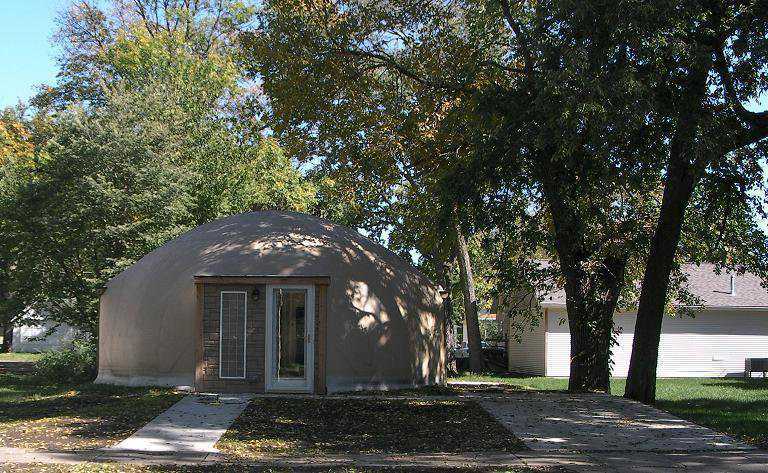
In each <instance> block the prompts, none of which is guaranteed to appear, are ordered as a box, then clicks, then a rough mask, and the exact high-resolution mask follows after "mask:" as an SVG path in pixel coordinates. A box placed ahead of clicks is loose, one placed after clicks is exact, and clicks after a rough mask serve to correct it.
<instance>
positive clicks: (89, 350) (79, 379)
mask: <svg viewBox="0 0 768 473" xmlns="http://www.w3.org/2000/svg"><path fill="white" fill-rule="evenodd" d="M96 371H97V357H96V345H95V344H94V343H92V342H83V341H76V342H75V343H74V345H73V346H72V348H69V349H64V350H57V351H51V352H47V353H45V354H44V355H43V356H42V358H40V359H39V360H38V361H37V362H36V363H35V376H37V377H38V378H40V379H44V380H46V381H48V382H51V383H61V384H64V383H84V382H87V381H93V379H94V378H95V377H96Z"/></svg>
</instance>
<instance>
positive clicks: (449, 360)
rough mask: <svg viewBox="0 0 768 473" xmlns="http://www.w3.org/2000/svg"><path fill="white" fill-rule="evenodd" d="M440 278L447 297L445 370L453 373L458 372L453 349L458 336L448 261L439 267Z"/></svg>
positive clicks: (444, 325) (444, 301) (444, 309)
mask: <svg viewBox="0 0 768 473" xmlns="http://www.w3.org/2000/svg"><path fill="white" fill-rule="evenodd" d="M438 271H439V272H440V279H442V280H443V290H444V291H445V293H446V294H445V298H444V299H443V322H444V324H443V331H444V333H443V341H444V345H445V356H446V359H445V371H446V372H447V374H449V375H452V374H455V373H456V372H457V369H456V359H455V358H454V353H453V350H454V348H455V347H456V337H455V336H454V335H455V334H454V333H453V318H452V317H453V299H452V298H451V270H450V265H449V264H448V263H443V264H440V265H439V267H438Z"/></svg>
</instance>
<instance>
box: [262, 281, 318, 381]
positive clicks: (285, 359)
mask: <svg viewBox="0 0 768 473" xmlns="http://www.w3.org/2000/svg"><path fill="white" fill-rule="evenodd" d="M266 303H267V327H266V328H267V330H266V332H267V333H266V335H267V336H266V357H265V358H266V360H265V361H266V372H267V373H266V386H265V388H266V390H267V391H278V392H303V393H307V392H312V391H313V389H314V374H315V350H314V346H315V345H314V337H315V288H314V286H299V285H270V286H267V301H266Z"/></svg>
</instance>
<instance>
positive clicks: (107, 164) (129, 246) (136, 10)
mask: <svg viewBox="0 0 768 473" xmlns="http://www.w3.org/2000/svg"><path fill="white" fill-rule="evenodd" d="M110 6H111V7H115V9H110V8H107V7H108V6H106V5H102V4H100V3H98V2H90V1H83V2H77V3H75V4H73V5H72V6H71V8H70V9H69V10H67V11H66V12H65V13H64V14H63V15H62V18H61V22H60V24H61V30H60V32H59V34H58V35H57V37H56V39H57V41H58V42H59V44H60V45H61V46H62V48H61V51H62V54H61V57H60V58H59V59H60V64H61V68H62V69H61V74H60V75H59V80H58V83H57V84H56V85H55V86H54V87H48V88H44V89H43V90H42V92H41V93H40V94H39V95H38V96H37V97H35V99H34V100H33V104H34V106H35V107H34V108H32V109H31V110H29V112H28V115H31V117H29V118H26V119H25V120H22V121H19V120H17V122H19V123H21V125H23V126H17V125H16V122H13V126H3V127H2V129H1V130H5V131H3V132H2V133H0V135H1V136H3V140H4V141H3V146H4V147H3V149H4V150H7V152H5V154H8V155H13V159H6V158H3V162H4V163H5V164H3V167H2V171H3V174H2V180H0V221H2V222H3V229H4V232H3V233H2V234H1V235H0V292H2V293H3V294H6V295H9V294H12V295H13V297H11V298H8V297H6V299H5V300H1V301H0V304H3V305H6V306H8V310H7V311H6V312H7V313H11V312H13V311H15V312H14V313H16V314H19V313H20V311H21V310H22V309H24V308H32V309H36V310H38V313H39V312H41V311H45V313H47V314H49V317H50V318H51V319H53V320H55V321H57V322H64V323H67V324H70V325H72V326H75V327H78V328H80V329H82V330H86V331H88V332H90V333H91V334H93V335H95V334H96V332H97V323H98V300H99V296H100V293H101V291H102V288H103V287H104V285H105V283H106V282H107V281H108V280H109V279H110V278H112V277H114V276H115V275H117V274H118V273H120V272H121V271H122V270H124V269H125V268H126V267H128V266H130V265H131V264H133V263H134V262H135V261H136V260H138V259H139V258H141V257H142V256H143V255H145V254H146V253H148V252H150V251H152V250H153V249H155V248H157V247H158V246H160V245H162V244H164V243H165V242H167V241H168V240H170V239H172V238H174V237H176V236H177V235H179V234H180V233H182V232H184V231H185V230H187V229H189V228H191V227H193V226H195V225H199V224H202V223H205V222H208V221H211V220H213V219H216V218H219V217H222V216H227V215H231V214H234V213H240V212H245V211H250V210H258V209H287V210H297V211H312V210H313V209H314V206H315V203H316V193H317V191H316V187H315V185H314V184H313V183H312V182H310V181H309V180H307V179H306V178H304V177H303V176H302V173H301V172H300V171H299V170H298V169H297V167H296V166H295V165H294V162H293V161H292V160H291V159H290V158H289V157H288V156H287V155H286V154H285V153H284V152H283V151H282V149H281V148H280V147H279V146H278V145H277V143H276V142H275V141H274V140H272V139H269V138H265V137H263V136H262V128H263V124H262V123H261V122H260V121H259V120H258V118H256V117H254V116H253V114H252V111H253V110H254V108H253V107H254V103H255V102H258V100H259V97H258V91H257V89H254V88H253V87H251V86H250V84H248V83H247V81H245V80H243V77H242V71H241V69H240V66H239V65H238V55H239V50H238V45H237V43H236V41H235V36H236V30H237V29H238V28H239V27H241V26H243V25H244V24H245V23H246V22H247V21H248V19H249V16H250V13H251V12H252V7H251V6H249V5H248V4H247V2H240V1H223V2H220V1H217V2H208V1H201V2H194V3H192V4H190V3H188V2H177V1H170V2H162V3H159V2H148V1H143V0H142V1H138V2H122V1H119V0H116V1H115V2H112V5H110ZM3 123H5V122H3ZM9 123H11V122H9ZM6 136H8V137H15V140H16V141H14V143H12V144H8V143H6V142H8V141H9V139H10V138H8V139H6V138H5V137H6ZM22 151H23V153H22ZM22 155H29V157H27V158H25V159H21V157H22ZM29 163H32V164H33V166H29ZM9 268H13V270H12V271H10V270H9ZM3 276H5V277H4V278H3ZM3 284H4V286H3ZM11 304H13V307H10V306H11ZM11 309H13V310H11ZM0 322H2V319H0Z"/></svg>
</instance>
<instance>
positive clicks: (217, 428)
mask: <svg viewBox="0 0 768 473" xmlns="http://www.w3.org/2000/svg"><path fill="white" fill-rule="evenodd" d="M250 398H251V395H248V394H244V395H221V396H220V397H219V399H218V402H208V401H209V399H205V400H204V398H201V397H198V396H186V397H184V398H183V399H181V400H180V401H179V402H177V403H176V404H174V405H173V406H171V407H170V408H169V409H168V410H166V411H165V412H163V413H162V414H160V415H159V416H157V417H156V418H154V419H153V420H152V421H150V422H149V423H148V424H147V425H145V426H144V427H142V428H141V429H139V430H138V431H136V433H134V434H133V435H131V436H130V437H128V438H127V439H125V440H123V441H122V442H120V443H118V444H116V445H114V446H112V447H109V448H107V449H105V450H106V451H108V452H110V454H111V455H132V454H141V453H159V452H168V453H174V454H180V455H186V454H190V453H193V454H194V453H200V454H207V453H212V452H216V451H217V450H216V449H215V448H214V445H215V444H216V442H218V440H219V439H220V438H221V436H222V435H224V432H226V431H227V429H228V428H229V426H230V425H232V423H233V422H234V421H235V419H236V418H237V416H239V415H240V413H242V412H243V410H244V409H245V408H246V406H247V405H248V400H249V399H250Z"/></svg>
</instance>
